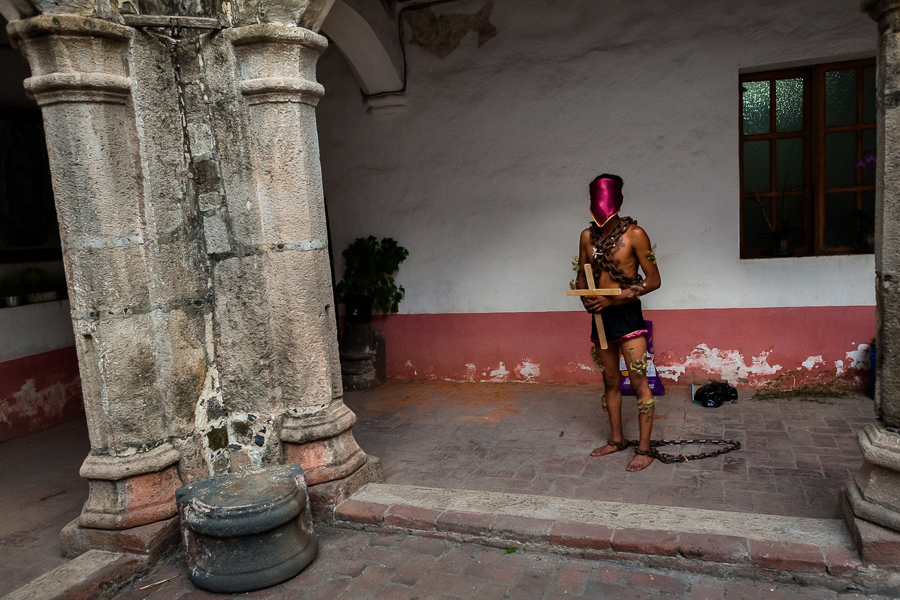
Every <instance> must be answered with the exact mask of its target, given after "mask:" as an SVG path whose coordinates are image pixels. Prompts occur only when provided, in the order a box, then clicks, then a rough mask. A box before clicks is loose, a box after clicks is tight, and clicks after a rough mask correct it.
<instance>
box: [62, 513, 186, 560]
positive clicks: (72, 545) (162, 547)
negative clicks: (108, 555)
mask: <svg viewBox="0 0 900 600" xmlns="http://www.w3.org/2000/svg"><path fill="white" fill-rule="evenodd" d="M180 539H181V538H180V534H179V528H178V517H177V516H176V517H172V518H170V519H166V520H164V521H158V522H156V523H150V524H149V525H141V526H140V527H132V528H130V529H118V530H114V529H95V528H93V527H84V526H82V525H81V522H80V518H78V519H75V520H73V521H71V522H70V523H69V524H68V525H66V526H65V527H63V529H62V532H61V533H60V542H61V543H62V548H63V556H65V557H66V558H75V557H76V556H79V555H81V554H84V553H85V552H87V551H88V550H106V551H108V552H127V553H130V554H140V555H144V556H147V557H149V559H150V561H151V563H152V562H156V561H157V560H159V559H160V558H162V557H163V556H165V555H166V553H168V552H169V551H171V550H173V549H175V548H176V547H177V546H178V544H179V543H180Z"/></svg>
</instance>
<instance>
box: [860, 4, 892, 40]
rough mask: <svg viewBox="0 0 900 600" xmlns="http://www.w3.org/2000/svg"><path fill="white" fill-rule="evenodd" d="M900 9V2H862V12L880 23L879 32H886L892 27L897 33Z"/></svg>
mask: <svg viewBox="0 0 900 600" xmlns="http://www.w3.org/2000/svg"><path fill="white" fill-rule="evenodd" d="M898 9H900V0H861V2H860V10H861V11H862V12H866V13H869V16H870V17H872V19H874V20H875V21H877V22H878V30H879V31H884V30H885V29H887V28H888V27H890V28H891V29H892V30H893V31H894V32H895V33H896V32H897V30H898V25H900V19H898V14H897V11H898Z"/></svg>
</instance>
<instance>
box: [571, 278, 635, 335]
mask: <svg viewBox="0 0 900 600" xmlns="http://www.w3.org/2000/svg"><path fill="white" fill-rule="evenodd" d="M584 276H585V277H587V285H588V289H586V290H566V296H618V295H619V294H621V293H622V290H620V289H619V288H597V287H594V272H593V271H592V270H591V264H590V263H585V264H584ZM594 323H596V324H597V337H598V338H600V347H601V348H602V349H604V350H606V349H607V348H609V344H607V343H606V330H605V329H603V319H601V318H600V313H594Z"/></svg>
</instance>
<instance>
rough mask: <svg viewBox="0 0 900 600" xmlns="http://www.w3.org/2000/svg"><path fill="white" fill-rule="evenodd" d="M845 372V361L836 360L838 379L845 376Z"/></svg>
mask: <svg viewBox="0 0 900 600" xmlns="http://www.w3.org/2000/svg"><path fill="white" fill-rule="evenodd" d="M844 370H845V369H844V361H842V360H836V361H834V374H835V375H836V376H837V377H840V376H841V375H843V374H844Z"/></svg>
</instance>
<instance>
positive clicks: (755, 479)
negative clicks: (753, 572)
mask: <svg viewBox="0 0 900 600" xmlns="http://www.w3.org/2000/svg"><path fill="white" fill-rule="evenodd" d="M740 393H741V398H740V399H739V400H738V401H736V402H735V403H733V404H726V405H724V406H722V407H720V408H705V407H701V406H699V405H696V404H693V403H691V401H690V392H689V391H688V390H683V389H681V390H679V389H676V390H674V391H670V393H669V394H667V395H666V396H664V397H662V398H660V399H659V402H658V404H657V408H656V411H657V413H656V421H655V424H654V430H653V435H654V438H669V439H685V438H717V439H720V438H726V439H736V440H738V441H740V442H741V444H742V446H743V448H742V449H741V450H739V451H737V452H733V453H731V454H726V455H724V456H720V457H716V458H711V459H706V460H701V461H696V462H687V463H681V464H675V465H666V464H661V463H659V462H658V461H657V462H655V463H654V464H653V465H651V466H650V467H649V468H648V469H646V470H645V471H643V472H639V473H628V472H626V471H625V464H626V463H627V462H628V460H629V459H630V456H631V453H630V452H627V451H626V452H621V453H618V454H614V455H612V456H609V457H606V458H590V457H589V456H588V454H589V453H590V451H591V450H592V449H593V448H594V447H596V446H598V445H602V443H603V442H604V441H605V440H606V438H607V436H608V435H609V426H608V424H607V421H606V414H605V413H604V412H603V411H602V409H601V407H600V392H599V390H598V389H597V388H594V387H591V386H563V385H548V384H535V385H527V384H518V385H517V384H508V383H507V384H485V383H477V384H468V383H451V382H429V383H404V382H396V381H389V382H388V383H387V384H385V385H384V386H382V387H380V388H378V389H376V390H373V391H370V392H351V393H347V394H346V403H347V405H348V406H349V407H350V408H351V409H353V410H354V412H356V414H357V417H358V421H357V423H356V425H355V426H354V435H355V436H356V439H357V440H358V441H359V443H360V446H362V448H364V449H365V450H366V452H368V453H369V454H373V455H375V456H378V457H380V458H381V459H382V462H383V464H384V471H385V483H395V484H407V485H421V486H430V487H443V488H458V489H472V490H482V491H496V492H510V493H522V494H539V495H550V496H563V497H568V498H582V499H595V500H607V501H616V502H638V503H643V504H656V505H663V506H682V507H689V508H707V509H714V510H729V511H738V512H754V513H759V514H776V515H786V516H796V517H812V518H830V519H834V518H839V511H838V492H839V490H840V489H841V488H842V487H843V486H844V485H845V484H846V483H847V482H848V481H849V480H850V478H851V476H852V474H853V473H854V472H855V471H856V470H857V469H858V468H859V467H860V465H861V464H862V456H861V454H860V452H859V448H858V446H857V442H856V434H857V432H858V431H859V430H860V429H861V428H862V427H863V426H864V425H866V424H868V423H870V422H872V420H873V419H874V415H873V408H872V401H871V400H870V399H869V398H867V397H865V396H863V395H862V394H853V395H850V396H847V397H843V398H818V399H814V400H799V399H793V400H754V399H752V392H750V391H745V390H741V391H740ZM623 412H624V420H625V433H626V436H629V437H631V438H634V437H636V432H637V422H636V411H635V408H634V405H633V398H630V397H626V398H625V401H624V410H623ZM706 449H711V448H706ZM676 450H677V448H671V447H670V448H668V449H666V448H663V449H662V451H665V452H676ZM680 451H681V450H677V452H680ZM684 451H685V452H686V453H691V452H696V451H698V449H697V447H696V446H685V447H684Z"/></svg>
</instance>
